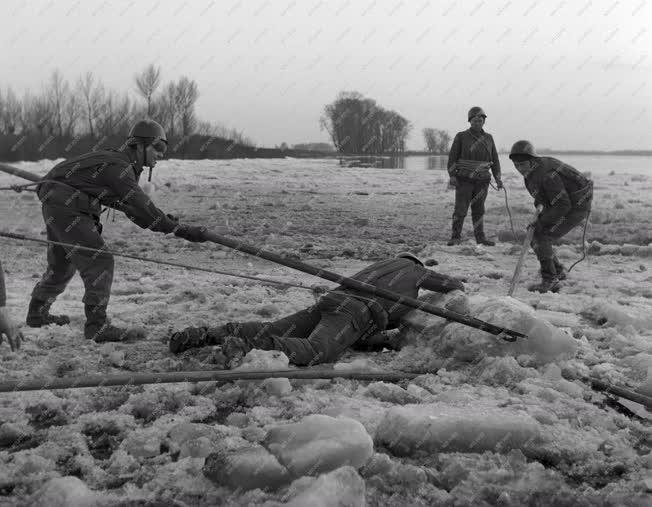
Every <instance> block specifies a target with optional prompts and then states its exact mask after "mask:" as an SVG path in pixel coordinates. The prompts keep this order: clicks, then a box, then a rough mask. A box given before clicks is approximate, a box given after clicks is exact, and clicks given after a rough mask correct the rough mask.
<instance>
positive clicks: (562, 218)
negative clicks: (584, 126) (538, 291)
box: [525, 157, 593, 280]
mask: <svg viewBox="0 0 652 507" xmlns="http://www.w3.org/2000/svg"><path fill="white" fill-rule="evenodd" d="M532 162H533V165H534V169H533V170H532V172H531V173H530V174H528V175H527V177H525V186H526V188H527V189H528V192H530V195H532V197H534V205H535V206H539V205H542V206H543V210H542V212H541V214H540V215H539V218H538V219H537V221H536V224H535V228H534V236H533V239H532V249H533V250H534V251H535V252H536V254H537V258H538V259H539V263H540V264H541V277H542V278H543V279H544V280H553V279H556V278H557V277H558V275H559V274H561V272H562V265H561V263H560V262H559V260H558V259H557V257H556V256H555V253H554V250H553V248H552V242H553V241H554V240H556V239H559V238H561V237H562V236H564V235H566V234H567V233H568V232H570V231H571V230H572V229H573V228H575V227H576V226H578V225H579V224H581V223H582V222H583V221H584V220H586V219H587V218H588V216H589V213H590V211H591V201H592V200H593V182H592V181H591V180H590V179H589V178H587V177H586V176H584V175H582V174H581V173H580V172H579V171H578V170H577V169H575V168H573V167H571V166H570V165H568V164H565V163H563V162H561V161H560V160H557V159H556V158H552V157H535V158H532Z"/></svg>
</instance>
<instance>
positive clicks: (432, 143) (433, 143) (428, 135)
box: [421, 127, 439, 153]
mask: <svg viewBox="0 0 652 507" xmlns="http://www.w3.org/2000/svg"><path fill="white" fill-rule="evenodd" d="M421 132H422V133H423V139H424V141H425V142H426V149H427V150H428V151H429V152H430V153H434V152H435V151H436V150H437V149H438V141H439V139H438V138H437V132H436V131H435V129H433V128H430V127H428V128H425V129H423V130H422V131H421Z"/></svg>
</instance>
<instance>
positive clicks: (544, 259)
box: [531, 211, 588, 279]
mask: <svg viewBox="0 0 652 507" xmlns="http://www.w3.org/2000/svg"><path fill="white" fill-rule="evenodd" d="M587 216H588V212H586V211H573V212H571V213H569V214H568V215H565V216H564V217H562V219H561V220H559V222H557V223H555V224H553V225H549V226H543V227H542V226H537V227H536V229H535V230H534V235H533V237H532V243H531V246H532V249H533V250H534V252H535V253H536V255H537V258H538V259H539V264H540V265H541V277H542V278H543V279H552V278H556V277H557V275H558V274H559V273H561V272H562V269H563V266H562V265H561V263H560V262H559V260H558V259H557V256H556V255H555V251H554V249H553V247H552V243H553V241H554V240H557V239H559V238H561V237H563V236H565V235H566V234H568V233H569V232H570V231H571V230H573V229H574V228H575V227H577V226H578V225H579V224H581V223H582V222H583V221H584V220H585V219H586V217H587ZM560 268H561V269H560Z"/></svg>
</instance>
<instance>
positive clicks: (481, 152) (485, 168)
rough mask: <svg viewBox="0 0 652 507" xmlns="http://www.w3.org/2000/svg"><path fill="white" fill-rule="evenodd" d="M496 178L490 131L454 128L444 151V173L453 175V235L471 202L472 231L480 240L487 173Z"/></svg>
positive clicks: (497, 164) (457, 236)
mask: <svg viewBox="0 0 652 507" xmlns="http://www.w3.org/2000/svg"><path fill="white" fill-rule="evenodd" d="M489 165H491V172H492V173H493V176H494V179H495V180H496V181H500V161H499V160H498V151H497V150H496V144H495V143H494V140H493V137H492V136H491V134H488V133H487V132H485V131H484V130H483V131H482V132H480V133H476V132H474V131H473V130H471V129H468V130H465V131H463V132H458V133H457V135H456V136H455V139H454V140H453V145H452V146H451V150H450V153H449V155H448V173H449V175H450V176H454V177H455V178H456V179H457V186H456V187H455V210H454V211H453V227H452V229H453V230H452V235H451V237H452V238H453V239H460V238H461V235H462V227H463V225H464V219H465V218H466V214H467V213H468V210H469V205H470V206H471V218H472V219H473V232H474V235H475V239H476V241H478V242H482V241H484V240H485V239H486V238H485V234H484V202H485V200H486V199H487V190H488V189H489V182H490V181H491V175H490V173H489Z"/></svg>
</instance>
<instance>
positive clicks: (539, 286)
mask: <svg viewBox="0 0 652 507" xmlns="http://www.w3.org/2000/svg"><path fill="white" fill-rule="evenodd" d="M560 287H561V285H560V283H559V279H558V278H543V279H542V280H541V282H539V283H535V284H532V285H530V286H529V287H528V288H527V289H528V290H529V291H530V292H541V293H544V292H557V291H559V289H560Z"/></svg>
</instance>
